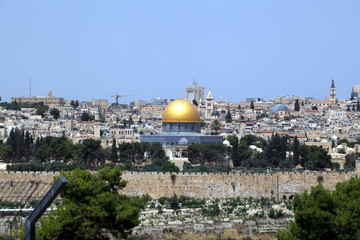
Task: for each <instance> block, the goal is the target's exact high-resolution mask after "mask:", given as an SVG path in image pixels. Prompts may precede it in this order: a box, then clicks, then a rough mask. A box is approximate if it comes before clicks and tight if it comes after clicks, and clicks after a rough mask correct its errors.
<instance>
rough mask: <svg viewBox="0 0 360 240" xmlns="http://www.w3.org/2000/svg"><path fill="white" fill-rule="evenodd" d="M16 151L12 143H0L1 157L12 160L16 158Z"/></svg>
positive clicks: (6, 160) (7, 160)
mask: <svg viewBox="0 0 360 240" xmlns="http://www.w3.org/2000/svg"><path fill="white" fill-rule="evenodd" d="M14 157H15V156H14V152H13V149H12V147H11V146H10V145H7V144H2V145H0V159H1V160H4V161H5V162H12V160H13V159H14Z"/></svg>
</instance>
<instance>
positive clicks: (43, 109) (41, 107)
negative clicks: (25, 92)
mask: <svg viewBox="0 0 360 240" xmlns="http://www.w3.org/2000/svg"><path fill="white" fill-rule="evenodd" d="M35 108H36V115H41V116H42V117H45V113H46V112H47V111H48V110H49V107H48V106H46V105H43V104H39V105H38V106H36V107H35Z"/></svg>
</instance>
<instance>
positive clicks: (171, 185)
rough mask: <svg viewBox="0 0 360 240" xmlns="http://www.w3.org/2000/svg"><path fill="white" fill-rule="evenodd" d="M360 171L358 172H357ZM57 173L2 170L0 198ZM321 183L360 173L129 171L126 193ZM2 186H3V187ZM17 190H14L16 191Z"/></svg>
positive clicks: (203, 192)
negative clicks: (17, 185) (15, 186)
mask: <svg viewBox="0 0 360 240" xmlns="http://www.w3.org/2000/svg"><path fill="white" fill-rule="evenodd" d="M357 170H358V169H357ZM58 174H59V173H58V172H7V171H0V198H1V196H2V195H3V191H4V189H5V188H4V186H7V188H6V189H9V186H10V187H11V186H12V185H13V183H14V182H16V181H37V182H38V181H39V182H41V183H46V184H49V183H51V182H52V181H53V177H54V176H56V175H58ZM319 176H322V179H323V180H322V184H323V185H324V186H325V187H326V188H329V189H334V188H335V185H336V183H338V182H343V181H346V180H348V179H349V178H351V177H357V176H359V172H358V171H355V172H341V173H340V172H303V173H298V172H283V173H281V172H278V173H267V174H264V173H261V174H258V173H229V174H228V173H172V174H171V173H156V172H126V173H124V174H123V179H125V180H127V181H128V184H127V186H126V188H125V189H124V193H126V194H129V195H142V194H149V195H150V196H151V197H153V198H159V197H171V196H173V195H174V194H176V195H177V196H181V195H185V196H189V197H196V198H210V197H211V198H227V197H255V198H259V197H275V198H277V199H280V198H285V197H286V198H289V197H291V195H294V194H295V193H301V192H303V191H305V190H310V189H311V187H312V186H316V185H317V184H319V180H320V179H319ZM1 186H2V187H1ZM14 191H15V190H14Z"/></svg>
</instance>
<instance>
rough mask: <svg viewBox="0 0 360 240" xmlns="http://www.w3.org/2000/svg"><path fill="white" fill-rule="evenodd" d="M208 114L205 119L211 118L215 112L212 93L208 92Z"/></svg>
mask: <svg viewBox="0 0 360 240" xmlns="http://www.w3.org/2000/svg"><path fill="white" fill-rule="evenodd" d="M205 104H206V114H205V118H211V114H212V112H213V111H214V98H213V96H212V94H211V91H209V92H208V95H207V96H206V103H205Z"/></svg>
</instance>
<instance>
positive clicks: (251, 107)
mask: <svg viewBox="0 0 360 240" xmlns="http://www.w3.org/2000/svg"><path fill="white" fill-rule="evenodd" d="M250 109H252V110H254V109H255V106H254V101H253V100H251V102H250Z"/></svg>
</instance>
